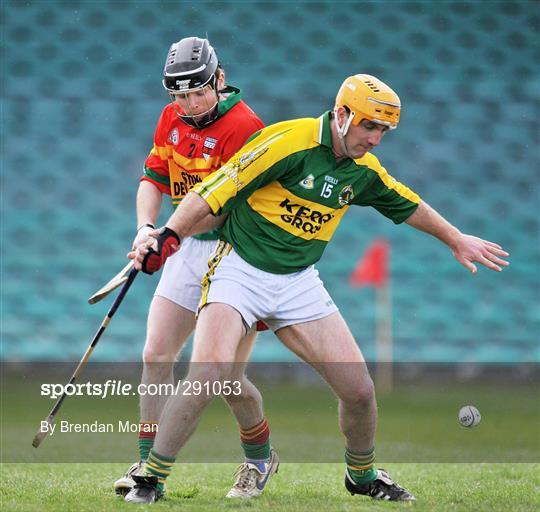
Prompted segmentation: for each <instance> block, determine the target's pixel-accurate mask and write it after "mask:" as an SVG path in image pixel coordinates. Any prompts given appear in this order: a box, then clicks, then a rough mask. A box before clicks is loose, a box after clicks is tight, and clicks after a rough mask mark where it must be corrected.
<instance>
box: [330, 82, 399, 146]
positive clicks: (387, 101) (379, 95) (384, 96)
mask: <svg viewBox="0 0 540 512" xmlns="http://www.w3.org/2000/svg"><path fill="white" fill-rule="evenodd" d="M339 107H345V108H346V109H347V111H348V112H349V116H348V118H347V121H346V122H345V124H344V125H343V126H339V125H338V124H337V123H336V129H337V134H338V139H339V142H340V145H341V149H342V150H343V151H344V153H345V154H346V155H347V156H348V154H349V153H348V151H347V147H346V145H345V139H344V138H345V135H346V134H347V132H348V130H349V127H350V125H351V124H353V125H354V126H358V124H360V121H362V119H367V120H368V121H371V122H373V123H377V124H381V125H383V126H386V127H388V129H389V130H394V129H396V128H397V125H398V123H399V116H400V112H401V101H400V99H399V96H398V95H397V94H396V93H395V92H394V91H393V90H392V89H391V88H390V87H388V86H387V85H386V84H385V83H384V82H381V80H379V79H378V78H375V77H374V76H371V75H354V76H350V77H349V78H347V79H346V80H345V81H344V82H343V84H342V86H341V88H340V89H339V91H338V93H337V96H336V106H335V108H334V112H335V113H336V112H337V109H338V108H339Z"/></svg>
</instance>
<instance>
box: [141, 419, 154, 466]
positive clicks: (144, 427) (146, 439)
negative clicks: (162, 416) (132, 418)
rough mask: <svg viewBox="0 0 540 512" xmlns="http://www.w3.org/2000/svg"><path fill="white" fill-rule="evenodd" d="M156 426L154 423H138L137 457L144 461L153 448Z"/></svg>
mask: <svg viewBox="0 0 540 512" xmlns="http://www.w3.org/2000/svg"><path fill="white" fill-rule="evenodd" d="M157 432H158V424H157V422H155V421H141V422H140V423H139V457H140V460H146V459H147V458H148V454H149V453H150V450H151V449H152V447H153V446H154V441H155V439H156V434H157Z"/></svg>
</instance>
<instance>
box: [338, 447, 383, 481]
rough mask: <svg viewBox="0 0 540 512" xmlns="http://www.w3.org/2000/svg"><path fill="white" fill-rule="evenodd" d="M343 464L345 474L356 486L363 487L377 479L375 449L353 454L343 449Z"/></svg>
mask: <svg viewBox="0 0 540 512" xmlns="http://www.w3.org/2000/svg"><path fill="white" fill-rule="evenodd" d="M345 462H346V463H347V472H348V473H349V475H350V476H351V478H352V479H353V480H354V481H355V482H356V483H357V484H358V485H365V484H368V483H369V482H372V481H373V480H375V478H376V477H377V470H376V469H375V468H374V467H373V464H374V463H375V448H371V450H367V451H365V452H353V451H352V450H349V449H348V448H345Z"/></svg>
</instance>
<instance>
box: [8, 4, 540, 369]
mask: <svg viewBox="0 0 540 512" xmlns="http://www.w3.org/2000/svg"><path fill="white" fill-rule="evenodd" d="M352 5H354V3H347V6H352ZM361 5H362V8H361V9H360V8H358V9H357V8H347V9H346V14H345V12H344V9H343V6H342V5H341V4H340V3H339V2H330V1H322V2H287V3H285V2H240V1H236V2H234V1H233V2H207V3H204V5H203V7H201V3H200V2H182V3H176V2H172V3H171V2H167V1H166V2H123V1H117V0H111V1H103V2H84V1H78V0H72V1H67V2H66V1H55V0H51V1H48V2H36V1H34V2H23V1H15V0H5V1H4V2H2V5H1V6H0V9H1V18H0V20H1V21H0V22H1V23H2V27H1V29H2V34H3V38H2V47H1V52H2V53H1V58H2V75H3V77H4V79H3V81H2V98H1V101H2V103H1V107H2V131H3V146H2V149H3V152H2V169H3V181H2V190H3V194H2V202H1V205H0V208H1V214H2V218H3V224H2V238H3V239H2V245H3V248H2V306H1V313H2V339H3V344H2V354H1V356H2V357H3V358H4V359H8V360H26V359H55V358H56V359H58V358H59V359H78V358H79V357H80V355H81V354H82V352H83V351H84V349H85V347H86V346H87V343H88V342H89V340H90V339H91V337H92V336H93V334H94V332H95V330H96V329H97V327H98V325H99V323H100V321H101V319H102V317H103V315H104V314H105V312H106V310H107V307H108V306H109V305H110V302H104V303H103V304H99V305H96V306H89V305H87V304H86V298H87V297H88V296H89V295H91V294H92V293H93V292H94V291H95V290H96V289H98V288H99V287H101V285H102V284H104V282H106V281H107V280H108V279H109V278H110V277H111V276H113V275H114V274H116V272H117V271H118V270H119V268H121V267H122V265H123V264H124V263H123V262H124V256H125V253H126V251H127V249H128V248H129V245H130V243H131V240H132V237H133V227H134V213H133V212H134V200H135V193H136V188H137V182H138V178H139V175H140V171H141V167H142V164H143V162H144V158H145V156H146V154H147V152H148V150H149V149H150V147H151V144H152V134H153V130H154V126H155V122H156V120H157V118H158V116H159V113H160V111H161V109H162V107H163V106H164V104H165V103H166V101H167V97H166V95H165V93H164V91H163V89H162V87H161V83H160V80H161V77H160V75H161V71H162V65H163V60H164V58H165V55H166V52H167V49H168V46H169V44H170V43H171V42H172V41H176V40H178V39H180V38H181V37H185V36H188V35H193V34H197V35H202V36H204V35H205V34H208V36H209V37H210V39H211V41H212V43H213V44H214V46H215V47H216V48H217V50H218V52H219V55H220V58H221V61H222V63H223V65H224V66H225V69H226V71H227V76H228V80H229V82H230V83H232V84H235V85H238V86H240V87H242V89H243V90H244V94H245V99H246V100H247V101H248V102H249V103H250V105H251V106H252V107H253V108H254V109H255V110H256V111H257V112H258V113H259V114H260V115H261V117H262V118H263V120H264V121H265V122H266V123H272V122H276V121H279V120H282V119H287V118H294V117H303V116H316V115H318V114H319V113H320V112H322V111H324V110H326V109H328V108H330V107H331V106H332V102H333V96H334V94H335V91H336V90H337V87H338V86H339V84H340V83H341V81H342V80H343V78H344V77H345V76H347V75H348V74H353V73H357V72H366V73H371V74H374V75H377V76H379V77H380V78H382V79H383V80H384V81H386V82H388V83H389V84H391V85H392V87H394V88H395V89H396V91H398V93H399V94H400V96H401V99H402V102H403V105H404V108H403V115H402V122H401V125H400V128H399V130H397V131H396V132H393V133H390V134H388V135H387V137H386V140H385V141H384V144H383V145H382V146H381V148H378V149H377V150H376V151H375V153H376V154H377V155H378V156H380V158H381V160H382V161H383V163H384V165H385V166H386V167H387V169H388V170H389V172H390V173H391V174H392V175H394V176H395V177H396V178H397V179H399V180H400V181H402V182H404V183H406V184H408V185H410V186H411V187H412V188H413V189H415V190H416V191H418V192H419V193H420V195H421V196H422V197H423V198H424V199H425V200H426V201H427V202H429V203H430V204H433V205H434V206H435V207H436V208H437V209H439V210H440V211H441V212H442V213H443V214H444V215H445V216H447V217H448V218H449V219H450V220H451V221H452V222H453V223H455V224H456V225H458V226H460V227H461V228H462V229H463V230H464V231H467V232H471V233H474V234H477V235H479V236H481V237H484V238H488V239H493V240H495V241H497V242H499V243H501V244H503V245H504V246H505V247H506V248H507V249H508V250H509V251H510V252H511V253H512V255H513V257H512V265H511V267H510V268H509V269H508V270H507V271H505V272H504V273H503V274H501V275H494V274H491V273H489V272H488V271H487V270H481V271H480V273H479V274H478V275H477V276H474V277H472V276H470V275H468V274H467V273H466V271H464V269H462V268H461V267H460V266H459V265H458V264H457V263H456V262H455V261H454V260H453V258H452V256H451V254H450V252H449V251H448V250H447V249H446V248H445V247H442V246H440V245H438V244H437V243H436V242H435V241H433V240H430V239H429V237H427V236H426V235H424V234H419V233H415V232H414V231H413V230H412V229H411V228H409V227H403V226H399V227H394V226H393V225H392V224H391V223H390V222H388V221H386V220H385V219H383V218H382V217H381V216H379V215H378V214H376V213H375V212H373V211H370V210H366V209H362V210H359V209H358V210H357V211H354V212H353V211H351V213H350V214H349V215H348V217H346V218H345V220H344V221H343V224H342V226H341V227H340V229H339V231H338V233H337V234H336V239H335V241H334V242H333V243H332V244H331V245H330V246H329V248H328V251H327V254H326V255H325V256H324V257H323V259H322V261H321V262H320V263H319V265H318V268H319V269H320V273H321V277H322V278H323V279H324V281H325V283H326V285H327V287H328V289H329V291H330V293H331V294H332V295H333V297H334V299H335V301H336V303H337V304H338V305H339V306H340V308H341V310H342V313H343V315H344V316H345V317H346V319H347V320H348V322H349V323H350V326H351V329H352V331H353V333H354V335H355V337H356V338H357V340H358V342H359V343H360V344H361V346H362V348H363V350H364V352H365V353H366V356H367V357H368V359H373V358H374V356H375V344H374V341H373V339H374V330H375V318H376V313H375V309H374V292H373V291H372V290H367V289H357V288H352V287H351V286H349V284H348V275H349V273H350V272H351V271H352V269H353V268H354V265H355V264H356V261H357V259H358V258H359V257H360V255H361V253H362V252H363V251H364V250H365V248H366V247H367V246H368V244H369V243H370V242H371V241H372V240H373V239H374V238H376V237H378V236H384V237H386V238H387V239H389V240H390V242H391V244H392V257H391V269H392V287H393V299H394V303H393V312H394V338H395V353H396V358H398V359H399V360H406V361H443V362H450V361H469V360H471V361H498V362H503V361H508V362H516V361H538V359H539V354H538V341H539V333H540V322H539V311H538V306H539V289H540V271H539V261H540V243H539V226H538V212H539V194H538V171H539V165H540V161H539V154H538V142H539V141H538V133H539V130H538V127H539V125H538V112H539V97H538V91H539V87H540V85H539V73H538V62H539V57H540V45H539V43H538V31H539V25H540V21H539V19H540V18H539V11H538V5H537V4H536V3H535V2H531V1H526V0H523V1H519V0H517V1H513V2H495V1H485V2H474V1H465V2H462V1H460V2H457V1H448V2H382V1H381V2H363V3H362V4H361ZM165 215H166V214H164V217H163V218H165ZM156 282H157V279H156V277H155V276H154V277H153V278H149V277H146V276H144V277H140V278H138V280H137V282H136V283H135V284H134V287H133V289H132V290H131V291H130V294H129V297H128V299H126V303H125V304H124V305H123V306H122V309H121V310H120V311H119V313H118V314H117V316H116V317H115V319H114V322H113V323H112V324H111V327H110V332H108V334H107V339H106V340H103V342H102V344H101V345H100V347H99V350H98V351H96V352H97V353H96V357H97V358H99V359H101V360H107V359H110V360H118V359H120V360H122V359H125V360H138V359H139V357H140V352H141V350H142V344H143V339H144V330H145V315H146V311H147V306H148V303H149V300H150V297H151V294H152V290H153V287H154V285H155V283H156ZM254 358H255V359H256V360H265V361H266V360H281V359H285V360H290V359H292V358H291V356H290V355H288V353H287V352H286V350H285V349H283V347H282V346H281V345H280V344H279V343H278V342H277V341H275V338H274V337H273V336H272V335H264V336H263V337H261V341H260V343H259V345H258V346H257V347H256V349H255V353H254Z"/></svg>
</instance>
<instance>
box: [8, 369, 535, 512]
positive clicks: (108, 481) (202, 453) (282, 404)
mask: <svg viewBox="0 0 540 512" xmlns="http://www.w3.org/2000/svg"><path fill="white" fill-rule="evenodd" d="M39 381H40V379H37V381H36V382H32V380H31V379H27V380H25V382H24V383H21V381H20V380H19V381H17V380H12V379H4V381H3V392H2V432H1V441H2V443H1V447H2V462H3V463H2V465H1V466H0V469H1V473H2V474H1V483H0V488H1V501H2V503H1V504H2V507H1V508H2V510H7V511H12V510H13V511H36V512H37V511H39V512H42V511H51V512H52V511H54V512H63V511H86V510H88V511H90V510H91V511H96V510H99V511H102V510H104V511H105V510H127V509H130V508H133V507H135V508H136V509H137V510H147V509H149V508H151V507H141V506H135V505H130V504H127V503H124V502H123V501H122V500H121V499H117V497H116V496H115V495H114V493H113V491H112V483H113V482H114V480H116V479H117V478H119V477H120V476H121V475H122V474H123V473H124V472H125V470H126V469H127V467H128V466H129V464H130V463H131V462H134V461H135V460H136V459H137V448H136V436H135V434H129V433H125V434H119V433H115V434H75V433H73V434H62V435H55V436H53V437H50V438H47V439H45V440H44V441H43V444H42V445H41V446H40V447H39V448H38V449H35V448H33V447H32V446H31V442H32V439H33V436H34V434H35V431H36V429H37V427H38V425H39V421H40V420H41V419H43V418H44V417H45V416H46V414H47V413H48V411H49V409H50V407H51V406H52V402H51V400H46V399H44V398H42V397H39V394H38V393H36V389H39V387H36V385H37V383H38V382H39ZM261 388H262V392H263V395H264V397H265V409H266V414H267V417H268V419H269V422H270V428H271V431H272V434H271V435H272V443H273V445H274V446H275V448H276V449H277V451H278V454H279V455H280V458H281V460H282V465H281V467H280V470H279V473H278V474H277V475H275V476H274V477H273V478H272V480H271V482H270V484H269V486H268V488H267V489H266V490H265V492H264V494H263V496H262V497H260V498H258V499H256V500H251V501H248V502H238V501H231V500H226V499H225V498H224V496H225V494H226V493H227V491H228V490H229V488H230V486H231V484H232V482H233V472H234V469H235V468H236V465H237V464H238V463H239V462H240V460H241V452H240V448H239V441H238V432H237V429H236V425H235V422H234V420H233V418H232V417H231V416H230V413H229V412H228V410H227V408H226V406H225V405H224V403H223V402H222V401H221V400H215V401H214V403H213V404H212V405H211V406H210V407H209V409H208V410H207V411H205V414H204V415H203V419H202V421H201V423H200V425H199V428H198V429H197V432H196V433H195V435H194V436H193V437H192V439H191V440H190V442H189V443H188V445H187V446H186V447H185V450H183V451H182V452H181V455H180V457H179V459H178V464H177V465H176V466H175V468H174V471H173V473H172V475H171V477H170V478H169V480H168V491H167V499H166V500H164V501H162V502H159V503H157V504H155V505H154V506H153V507H152V508H154V509H155V510H169V509H171V510H173V509H174V510H189V511H202V512H205V511H212V512H213V511H217V510H269V511H270V510H272V511H291V512H296V511H310V512H312V511H318V510H323V511H325V512H330V511H357V510H374V511H375V510H396V509H400V508H403V507H407V508H411V507H409V506H407V505H404V504H392V503H380V502H375V501H372V500H370V499H368V498H364V497H360V496H354V497H353V496H350V495H349V494H348V493H347V492H346V490H345V488H344V486H343V476H344V463H343V462H342V460H343V448H344V446H343V438H342V436H341V434H340V432H339V429H338V427H337V421H336V409H337V406H336V401H335V398H334V397H333V396H332V394H331V393H329V392H328V390H327V389H326V388H323V387H317V386H308V387H301V386H299V385H296V384H290V385H280V386H272V385H264V384H263V385H261ZM537 398H538V384H537V383H534V384H533V385H527V386H508V385H504V386H494V385H493V384H478V385H475V386H472V385H449V384H448V383H446V384H437V385H434V384H431V385H422V386H418V385H416V386H397V387H396V390H395V391H394V392H393V393H391V394H390V395H386V396H384V395H383V396H379V398H378V402H379V416H380V423H379V429H378V435H377V445H376V449H377V460H378V465H379V467H384V468H385V469H386V470H388V471H389V472H390V474H391V475H392V476H393V477H394V478H395V479H396V481H397V482H398V483H400V484H402V485H404V486H405V487H407V488H408V489H410V490H411V492H413V493H414V494H415V495H416V496H417V499H418V501H417V503H415V504H414V505H412V508H413V509H414V510H418V511H439V510H440V511H446V510H447V511H483V510H485V511H489V512H493V511H508V510H512V511H521V510H524V511H525V510H531V511H532V510H540V463H539V454H540V435H539V432H540V430H539V427H540V422H539V418H540V409H539V405H538V400H537ZM467 403H472V404H474V405H476V406H477V407H478V408H479V409H480V411H481V413H482V423H481V424H480V425H479V426H478V427H476V428H473V429H467V428H463V427H461V426H460V425H459V423H458V421H457V412H458V410H459V408H460V407H461V406H462V405H465V404H467ZM96 418H97V419H99V420H100V421H111V422H112V421H115V420H116V419H118V418H121V419H131V420H133V421H137V402H136V398H134V399H133V400H125V399H117V398H114V399H108V400H102V399H99V398H97V399H96V398H86V397H70V398H68V399H67V400H66V402H65V403H64V405H63V407H62V410H61V412H60V414H59V415H58V417H57V422H58V421H60V420H66V419H70V420H76V421H81V422H84V421H91V420H93V419H96ZM209 460H215V461H217V462H215V463H208V461H209Z"/></svg>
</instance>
